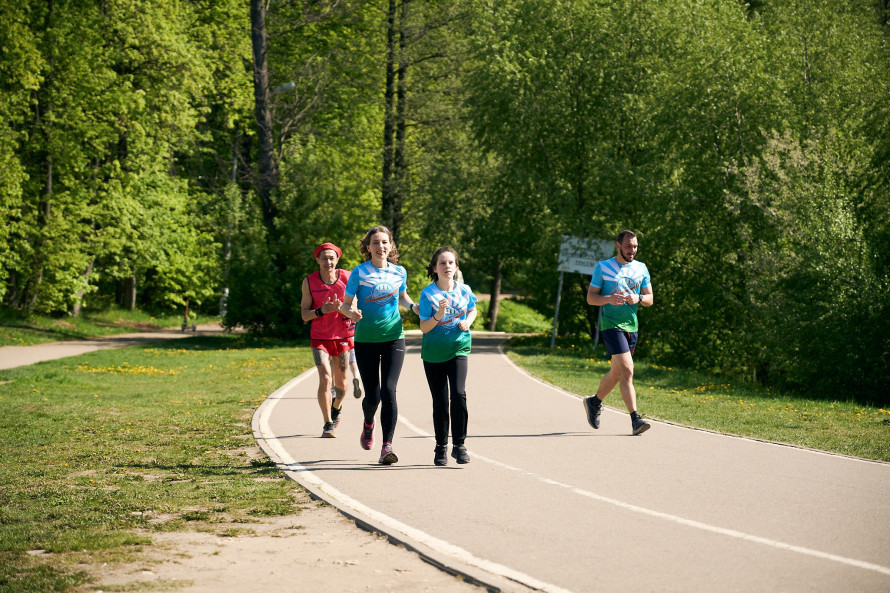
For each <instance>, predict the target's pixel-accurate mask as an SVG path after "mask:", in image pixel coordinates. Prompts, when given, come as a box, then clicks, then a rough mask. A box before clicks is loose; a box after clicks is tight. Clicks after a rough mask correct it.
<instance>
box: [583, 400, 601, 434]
mask: <svg viewBox="0 0 890 593" xmlns="http://www.w3.org/2000/svg"><path fill="white" fill-rule="evenodd" d="M584 410H585V411H586V412H587V423H588V424H590V425H591V426H592V427H594V428H599V427H600V412H602V411H603V402H601V401H600V398H598V397H597V396H595V395H592V396H590V397H585V398H584Z"/></svg>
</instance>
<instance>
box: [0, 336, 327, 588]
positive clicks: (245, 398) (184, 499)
mask: <svg viewBox="0 0 890 593" xmlns="http://www.w3.org/2000/svg"><path fill="white" fill-rule="evenodd" d="M307 346H308V344H306V343H304V342H279V341H266V340H257V339H250V338H247V337H244V336H238V335H220V336H215V337H193V338H185V339H181V340H176V341H170V342H163V343H159V344H155V345H152V346H147V347H144V348H130V349H125V350H105V351H98V352H93V353H90V354H87V355H83V356H79V357H74V358H69V359H63V360H59V361H52V362H46V363H40V364H37V365H33V366H28V367H21V368H18V369H11V370H4V371H0V425H2V427H3V428H2V432H0V434H2V441H0V483H2V484H3V488H2V490H0V592H7V591H10V592H11V591H16V592H19V591H41V592H43V591H66V590H70V589H71V588H73V587H77V586H80V585H82V584H83V583H85V582H88V579H89V575H87V574H85V573H83V572H81V571H79V570H77V569H76V568H75V565H76V564H77V563H78V562H87V563H92V562H102V561H109V560H114V559H121V558H127V557H131V558H135V557H138V551H139V550H140V549H141V548H142V547H143V546H145V545H147V544H148V543H149V541H150V534H151V533H152V532H156V531H165V530H181V529H205V530H214V529H219V530H222V532H221V535H226V534H230V533H231V532H232V531H231V530H232V528H233V524H235V525H237V524H242V523H244V524H249V523H250V522H251V521H253V520H255V519H256V518H259V517H264V516H280V515H287V514H293V513H295V512H297V511H298V510H299V509H297V508H296V499H295V497H294V492H295V489H296V488H297V487H296V485H295V484H294V483H293V482H290V481H286V480H285V479H284V476H283V474H282V473H281V471H279V470H278V468H277V467H275V465H274V464H272V463H271V462H270V461H269V460H268V459H267V458H265V457H264V456H262V457H258V456H251V455H249V454H248V451H249V450H252V451H257V449H256V441H255V440H254V439H253V436H252V434H251V430H250V419H251V417H252V415H253V412H254V410H255V409H256V407H257V406H258V405H259V404H260V403H261V402H262V401H263V400H264V399H265V398H266V396H268V395H269V394H270V393H271V392H273V391H274V390H275V389H277V388H278V387H280V386H281V385H282V384H284V383H285V382H287V381H288V380H289V379H291V378H292V377H294V376H296V375H297V374H299V373H301V372H302V371H303V370H305V369H306V368H309V367H311V366H312V358H311V353H310V351H309V348H308V347H307ZM145 534H148V536H146V535H145ZM34 550H45V551H46V552H48V553H49V554H43V555H40V556H32V555H29V554H28V553H27V552H28V551H34Z"/></svg>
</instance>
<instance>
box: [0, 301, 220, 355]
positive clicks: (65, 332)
mask: <svg viewBox="0 0 890 593" xmlns="http://www.w3.org/2000/svg"><path fill="white" fill-rule="evenodd" d="M195 319H197V318H194V319H190V323H209V322H211V321H213V319H212V318H210V317H207V318H206V319H197V321H196V320H195ZM181 325H182V313H165V314H163V315H152V314H149V313H145V312H143V311H139V310H136V311H127V310H126V309H121V308H118V307H112V308H109V309H103V310H101V311H92V310H85V311H84V312H83V314H82V315H81V316H80V317H63V318H54V317H45V316H39V315H31V316H29V317H27V318H22V317H21V316H19V315H17V314H16V313H15V312H13V311H10V310H9V309H6V308H0V346H30V345H33V344H43V343H46V342H56V341H60V340H84V339H89V338H98V337H102V336H110V335H114V334H125V333H134V332H138V331H150V330H157V329H161V328H167V327H180V326H181Z"/></svg>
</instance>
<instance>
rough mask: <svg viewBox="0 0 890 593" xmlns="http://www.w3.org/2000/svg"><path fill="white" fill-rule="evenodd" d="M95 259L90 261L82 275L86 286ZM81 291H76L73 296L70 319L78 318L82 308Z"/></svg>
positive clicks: (82, 292)
mask: <svg viewBox="0 0 890 593" xmlns="http://www.w3.org/2000/svg"><path fill="white" fill-rule="evenodd" d="M95 261H96V260H95V259H91V260H90V264H89V265H88V266H87V269H86V271H84V273H83V278H84V281H85V282H86V284H89V282H90V274H92V273H93V264H94V263H95ZM83 295H84V291H83V290H78V291H77V294H75V298H74V305H72V306H71V316H72V317H80V310H81V307H82V306H83Z"/></svg>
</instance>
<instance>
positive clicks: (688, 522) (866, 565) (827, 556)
mask: <svg viewBox="0 0 890 593" xmlns="http://www.w3.org/2000/svg"><path fill="white" fill-rule="evenodd" d="M504 358H506V359H507V361H508V362H509V363H510V364H511V365H513V366H514V367H515V368H517V369H519V370H520V371H522V372H523V373H524V374H526V375H527V376H528V377H530V378H531V379H534V380H535V381H537V382H538V383H540V384H541V385H544V386H546V387H550V388H551V389H553V390H554V391H557V392H558V393H562V394H564V395H569V396H571V397H572V398H574V399H577V396H576V395H575V394H570V393H568V392H566V391H563V390H561V389H559V388H556V387H554V386H553V385H550V384H548V383H545V382H543V381H541V380H540V379H538V378H536V377H532V376H531V375H529V374H528V373H526V372H525V371H524V370H523V369H521V368H520V367H518V366H516V365H515V364H514V363H513V361H511V360H510V359H509V358H507V357H506V355H505V356H504ZM399 420H401V421H402V422H403V423H404V424H405V426H407V427H409V428H410V429H411V430H413V431H414V432H416V433H418V434H420V435H422V436H429V435H428V434H426V433H425V432H424V431H422V430H420V429H419V428H417V427H416V426H414V425H413V424H411V423H410V422H408V421H407V420H405V419H404V418H403V417H402V416H399ZM757 442H759V441H757ZM767 444H769V443H767ZM471 452H472V451H471ZM472 453H473V457H474V458H475V459H479V460H481V461H485V462H487V463H490V464H492V465H495V466H497V467H500V468H503V469H507V470H510V471H514V472H518V473H521V474H525V475H527V476H531V477H533V478H535V479H537V480H540V481H541V482H544V483H545V484H550V485H552V486H559V487H560V488H565V489H567V490H569V491H571V492H574V493H575V494H579V495H581V496H586V497H587V498H592V499H594V500H599V501H601V502H605V503H608V504H612V505H615V506H617V507H621V508H623V509H626V510H629V511H633V512H636V513H641V514H644V515H649V516H651V517H656V518H659V519H664V520H666V521H671V522H673V523H678V524H680V525H685V526H687V527H693V528H696V529H701V530H702V531H709V532H711V533H717V534H720V535H725V536H729V537H734V538H737V539H742V540H745V541H750V542H754V543H758V544H763V545H766V546H771V547H773V548H778V549H780V550H787V551H789V552H797V553H798V554H804V555H806V556H813V557H816V558H822V559H824V560H831V561H834V562H839V563H841V564H846V565H848V566H854V567H856V568H862V569H865V570H873V571H875V572H879V573H881V574H885V575H890V568H888V567H886V566H881V565H880V564H872V563H870V562H865V561H863V560H857V559H855V558H847V557H845V556H838V555H837V554H831V553H829V552H822V551H820V550H814V549H812V548H805V547H803V546H796V545H794V544H787V543H785V542H780V541H777V540H772V539H769V538H766V537H760V536H758V535H751V534H749V533H744V532H742V531H736V530H734V529H726V528H723V527H717V526H715V525H709V524H708V523H702V522H700V521H694V520H692V519H685V518H683V517H678V516H676V515H671V514H669V513H663V512H661V511H654V510H652V509H647V508H645V507H640V506H637V505H633V504H630V503H626V502H623V501H620V500H617V499H614V498H609V497H606V496H601V495H599V494H596V493H593V492H589V491H587V490H583V489H581V488H576V487H574V486H570V485H569V484H563V483H562V482H557V481H556V480H552V479H550V478H545V477H543V476H539V475H537V474H535V473H532V472H529V471H526V470H524V469H520V468H518V467H513V466H512V465H507V464H505V463H501V462H500V461H495V460H494V459H489V458H488V457H485V456H483V455H479V454H478V453H475V452H472Z"/></svg>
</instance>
